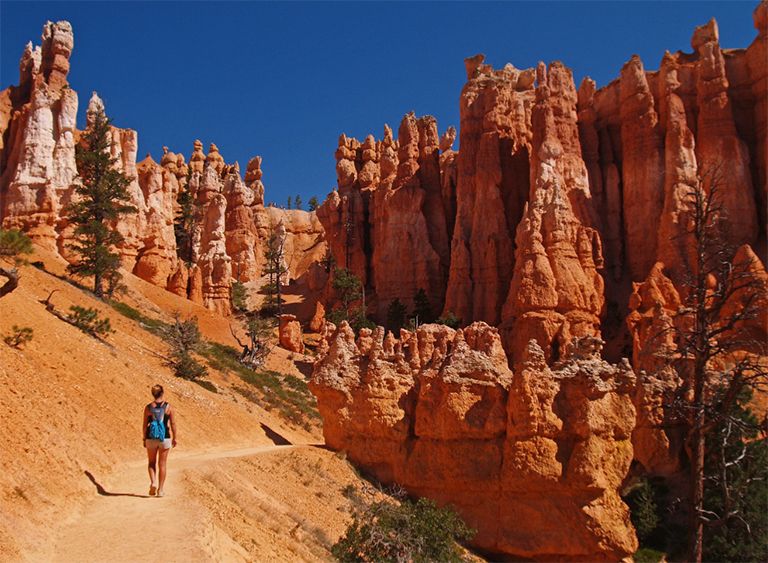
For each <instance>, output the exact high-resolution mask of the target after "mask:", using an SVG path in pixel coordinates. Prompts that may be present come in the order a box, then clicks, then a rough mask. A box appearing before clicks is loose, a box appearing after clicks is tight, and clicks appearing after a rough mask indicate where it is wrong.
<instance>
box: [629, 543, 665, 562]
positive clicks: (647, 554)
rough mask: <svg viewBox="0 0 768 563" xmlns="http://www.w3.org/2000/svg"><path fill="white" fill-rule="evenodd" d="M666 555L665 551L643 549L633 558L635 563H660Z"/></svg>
mask: <svg viewBox="0 0 768 563" xmlns="http://www.w3.org/2000/svg"><path fill="white" fill-rule="evenodd" d="M664 555H665V554H664V552H663V551H656V550H655V549H650V548H647V547H641V548H640V549H638V550H637V551H636V552H635V554H634V555H633V556H632V557H633V559H634V560H635V563H659V561H661V560H662V558H663V557H664Z"/></svg>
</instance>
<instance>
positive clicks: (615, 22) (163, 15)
mask: <svg viewBox="0 0 768 563" xmlns="http://www.w3.org/2000/svg"><path fill="white" fill-rule="evenodd" d="M756 6H757V1H750V2H741V1H730V2H693V1H691V2H504V3H496V2H473V3H463V2H447V3H443V2H413V3H412V2H384V3H379V2H364V3H347V2H309V3H303V2H278V3H272V2H30V1H25V2H9V1H7V0H3V1H2V2H0V88H6V87H7V86H9V85H10V84H18V80H19V76H18V65H19V59H20V57H21V55H22V53H23V51H24V46H25V45H26V43H27V42H28V41H32V42H33V43H34V44H35V45H39V44H40V43H41V40H40V35H41V32H42V28H43V25H44V24H45V22H46V21H47V20H51V21H58V20H68V21H69V22H71V23H72V27H73V29H74V36H75V47H74V51H73V53H72V57H71V59H70V61H71V65H72V66H71V71H70V75H69V81H70V85H71V87H72V88H73V89H74V90H76V91H77V92H78V94H79V97H80V111H79V115H78V126H80V127H82V124H83V123H84V121H85V109H86V107H87V104H88V100H89V99H90V96H91V92H92V91H96V92H98V93H99V94H100V95H101V96H102V97H103V98H104V100H105V101H106V107H107V114H108V116H109V117H111V118H113V120H114V124H115V125H116V126H118V127H122V128H131V129H135V130H136V131H138V133H139V159H142V158H143V157H144V155H146V154H147V153H150V154H151V155H152V157H153V158H154V159H155V160H157V161H159V160H160V157H161V156H162V147H163V146H168V147H169V148H170V150H171V151H173V152H181V153H183V154H184V156H185V158H186V159H187V160H189V156H190V154H191V153H192V144H193V142H194V140H195V139H200V140H201V141H202V142H203V144H204V148H205V152H207V151H208V145H209V143H211V142H214V143H216V145H217V146H218V147H219V149H220V151H221V154H222V155H223V156H224V159H225V161H226V162H227V163H234V162H235V161H239V162H240V167H241V170H242V171H243V172H244V171H245V166H246V164H247V162H248V160H249V159H250V158H251V157H253V156H255V155H260V156H262V157H263V163H262V169H263V170H264V178H263V181H264V184H265V186H266V194H265V197H266V200H267V201H275V202H277V203H284V202H285V200H286V198H287V197H288V196H289V195H291V196H293V197H295V195H296V194H301V197H302V199H303V200H304V202H306V201H307V200H308V199H309V198H310V197H311V196H312V195H317V196H318V197H319V199H320V200H321V201H322V200H323V199H324V198H325V195H326V194H327V193H328V192H330V191H331V190H332V189H333V188H334V187H335V186H336V173H335V160H334V156H333V153H334V151H335V149H336V146H337V140H338V137H339V135H340V134H341V133H345V134H346V135H347V136H352V137H357V138H358V139H361V140H362V139H363V138H364V137H365V136H366V135H368V134H373V135H374V136H375V137H376V138H377V139H379V138H381V137H382V133H383V129H384V124H385V123H388V124H389V125H390V126H391V127H392V128H393V130H395V132H396V131H397V127H398V125H399V123H400V120H401V119H402V116H403V114H405V113H407V112H409V111H411V110H413V111H415V112H416V115H418V116H421V115H425V114H430V115H434V116H435V117H436V118H437V123H438V129H439V131H440V133H441V134H442V132H443V131H445V129H447V128H448V127H449V126H450V125H454V126H456V127H457V129H458V126H459V96H460V94H461V89H462V87H463V85H464V83H465V82H466V72H465V70H464V58H466V57H469V56H472V55H475V54H477V53H484V54H485V55H486V62H488V63H491V64H492V65H493V66H494V68H501V67H503V66H504V65H505V64H506V63H507V62H511V63H512V64H513V65H515V66H516V67H517V68H528V67H531V66H535V65H536V64H537V63H538V61H540V60H541V61H544V62H545V63H549V62H551V61H553V60H561V61H563V63H564V64H565V65H566V66H568V67H570V68H572V69H573V73H574V78H575V79H576V83H577V85H578V83H579V82H580V81H581V79H582V78H583V77H584V76H591V77H592V78H593V79H594V80H596V81H597V85H598V87H600V86H604V85H605V84H607V83H608V82H610V81H611V80H613V79H614V78H616V77H618V76H619V71H620V69H621V66H622V64H623V63H625V62H626V61H628V60H629V59H630V57H631V56H632V55H633V54H634V53H637V54H639V55H640V57H641V59H642V60H643V63H644V65H645V68H646V69H648V70H656V69H658V68H659V63H660V61H661V57H662V55H663V54H664V50H665V49H668V50H669V51H671V52H675V51H677V50H683V51H686V52H690V51H691V50H692V49H691V47H690V39H691V34H692V33H693V29H694V27H695V26H696V25H701V24H704V23H706V22H707V21H708V20H709V19H710V18H711V17H715V18H717V21H718V23H719V26H720V41H721V44H722V46H723V47H724V48H746V47H747V46H748V45H749V44H750V43H751V42H752V40H753V39H754V38H755V36H756V35H757V32H756V30H755V29H754V26H753V24H752V11H753V10H754V8H755V7H756ZM454 148H457V147H454ZM305 209H306V204H305Z"/></svg>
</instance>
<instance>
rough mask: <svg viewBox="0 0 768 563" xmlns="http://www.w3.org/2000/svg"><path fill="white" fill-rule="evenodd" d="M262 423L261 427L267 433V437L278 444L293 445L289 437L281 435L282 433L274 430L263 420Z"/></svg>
mask: <svg viewBox="0 0 768 563" xmlns="http://www.w3.org/2000/svg"><path fill="white" fill-rule="evenodd" d="M260 424H261V429H262V430H263V431H264V434H266V435H267V438H269V439H270V440H272V442H273V443H274V444H275V445H276V446H292V445H293V444H291V442H290V441H289V440H288V439H287V438H284V437H283V436H281V435H280V434H278V433H277V432H275V431H274V430H272V429H271V428H270V427H269V426H267V425H266V424H264V423H263V422H262V423H260Z"/></svg>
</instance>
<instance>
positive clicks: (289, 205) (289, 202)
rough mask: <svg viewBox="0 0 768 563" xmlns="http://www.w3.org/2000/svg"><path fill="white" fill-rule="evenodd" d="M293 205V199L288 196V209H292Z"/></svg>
mask: <svg viewBox="0 0 768 563" xmlns="http://www.w3.org/2000/svg"><path fill="white" fill-rule="evenodd" d="M292 203H293V198H292V197H291V196H288V209H290V208H291V204H292Z"/></svg>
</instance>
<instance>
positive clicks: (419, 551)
mask: <svg viewBox="0 0 768 563" xmlns="http://www.w3.org/2000/svg"><path fill="white" fill-rule="evenodd" d="M474 533H475V531H474V530H470V529H469V528H467V525H466V524H465V523H464V521H463V520H462V519H461V518H460V517H459V516H458V515H457V514H456V513H455V512H454V511H453V510H452V509H451V508H450V507H446V508H437V505H436V504H435V502H434V501H432V500H429V499H425V498H421V499H419V500H418V501H417V502H415V503H413V502H411V501H409V500H403V501H402V502H401V503H400V504H396V503H395V502H393V501H392V500H389V499H387V500H383V501H379V502H375V503H373V504H371V505H367V506H363V508H360V509H358V510H356V511H355V513H354V515H353V521H352V523H351V524H350V525H349V528H347V531H346V533H345V534H344V536H343V537H342V538H341V539H340V540H339V541H338V542H337V543H336V544H335V545H334V546H333V547H332V548H331V553H332V554H333V556H334V557H336V558H337V559H338V560H339V561H341V562H342V563H353V562H358V561H366V562H377V563H379V562H381V563H389V562H391V563H395V562H400V561H410V562H413V563H427V562H433V561H434V562H449V563H458V562H460V561H462V560H463V559H464V558H463V552H462V549H461V548H460V547H459V546H458V545H457V544H456V538H461V539H470V538H471V537H472V536H473V535H474Z"/></svg>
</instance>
